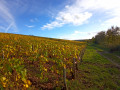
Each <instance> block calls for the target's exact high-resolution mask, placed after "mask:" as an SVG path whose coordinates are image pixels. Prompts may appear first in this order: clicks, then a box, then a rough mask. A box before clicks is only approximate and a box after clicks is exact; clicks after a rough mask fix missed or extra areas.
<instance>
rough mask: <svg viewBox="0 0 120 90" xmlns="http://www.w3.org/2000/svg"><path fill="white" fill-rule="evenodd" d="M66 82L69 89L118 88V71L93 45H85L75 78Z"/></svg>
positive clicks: (96, 89)
mask: <svg viewBox="0 0 120 90" xmlns="http://www.w3.org/2000/svg"><path fill="white" fill-rule="evenodd" d="M67 84H68V85H67V86H68V89H69V90H120V71H119V69H118V67H116V65H114V64H113V63H112V62H111V61H109V60H107V59H106V58H105V57H103V56H101V55H100V54H99V53H97V51H96V49H95V48H94V47H92V46H87V49H86V51H85V55H84V57H83V62H82V63H80V65H79V70H78V71H77V77H76V80H71V81H67Z"/></svg>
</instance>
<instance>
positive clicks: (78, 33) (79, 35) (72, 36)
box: [60, 30, 98, 40]
mask: <svg viewBox="0 0 120 90" xmlns="http://www.w3.org/2000/svg"><path fill="white" fill-rule="evenodd" d="M97 33H98V32H96V31H94V32H81V31H80V30H76V31H74V33H72V34H67V35H63V36H60V39H67V40H79V39H90V38H92V37H93V36H94V35H96V34H97Z"/></svg>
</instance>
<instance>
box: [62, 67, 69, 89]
mask: <svg viewBox="0 0 120 90" xmlns="http://www.w3.org/2000/svg"><path fill="white" fill-rule="evenodd" d="M63 82H64V89H65V90H68V88H67V83H66V66H65V65H64V66H63Z"/></svg>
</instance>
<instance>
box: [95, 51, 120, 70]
mask: <svg viewBox="0 0 120 90" xmlns="http://www.w3.org/2000/svg"><path fill="white" fill-rule="evenodd" d="M97 52H98V53H99V54H100V55H101V56H103V57H105V58H106V59H107V60H109V61H111V62H112V63H113V64H114V65H115V66H116V67H118V68H119V69H120V64H119V63H117V62H115V61H116V60H117V61H120V58H119V57H118V56H116V55H112V58H111V53H109V52H99V51H97Z"/></svg>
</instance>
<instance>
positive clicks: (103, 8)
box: [41, 0, 120, 29]
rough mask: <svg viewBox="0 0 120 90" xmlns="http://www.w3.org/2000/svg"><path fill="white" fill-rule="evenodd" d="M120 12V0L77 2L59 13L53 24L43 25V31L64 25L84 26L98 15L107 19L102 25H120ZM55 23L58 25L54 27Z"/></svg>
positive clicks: (78, 0) (77, 0) (83, 0)
mask: <svg viewBox="0 0 120 90" xmlns="http://www.w3.org/2000/svg"><path fill="white" fill-rule="evenodd" d="M119 11H120V1H119V0H75V1H74V3H73V4H72V5H66V6H65V8H64V9H63V10H62V11H59V13H57V14H56V17H54V19H55V20H54V21H53V22H50V23H47V24H45V25H43V27H41V29H52V28H54V27H59V26H63V25H64V24H73V25H82V24H84V23H86V22H87V21H88V19H89V18H91V17H93V18H94V15H98V13H99V14H102V15H103V16H102V15H101V17H104V18H105V20H102V21H103V22H101V23H104V24H109V25H112V24H114V25H119V24H118V21H119V20H120V12H119ZM54 22H55V23H57V24H55V25H53V23H54ZM113 22H114V23H113ZM61 23H62V24H61Z"/></svg>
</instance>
